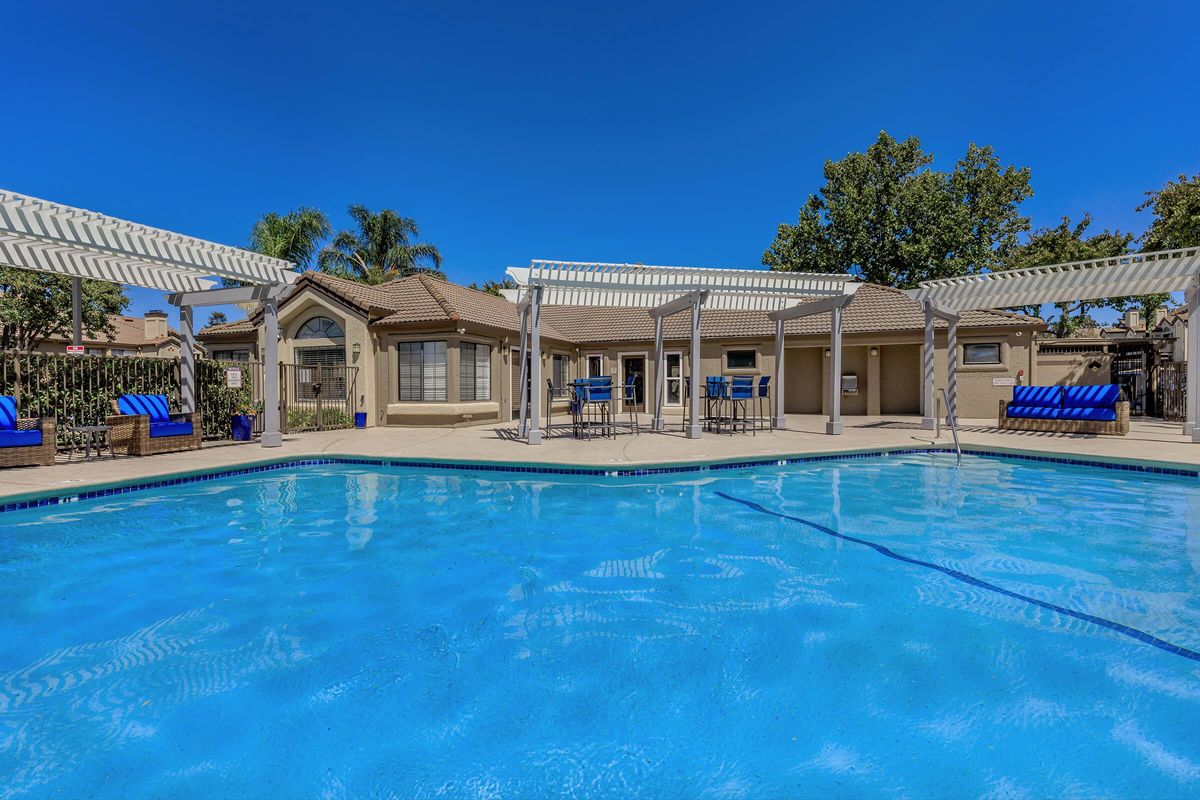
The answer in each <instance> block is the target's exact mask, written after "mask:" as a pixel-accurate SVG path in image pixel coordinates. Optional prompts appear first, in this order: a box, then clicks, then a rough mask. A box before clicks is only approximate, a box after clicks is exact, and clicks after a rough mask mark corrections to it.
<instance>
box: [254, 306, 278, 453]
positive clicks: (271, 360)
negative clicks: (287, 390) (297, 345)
mask: <svg viewBox="0 0 1200 800" xmlns="http://www.w3.org/2000/svg"><path fill="white" fill-rule="evenodd" d="M259 443H260V444H261V445H262V446H263V447H280V446H282V445H283V433H281V432H280V429H279V303H278V301H277V300H276V298H275V297H273V296H268V297H267V298H265V299H264V300H263V432H262V436H261V437H260V438H259Z"/></svg>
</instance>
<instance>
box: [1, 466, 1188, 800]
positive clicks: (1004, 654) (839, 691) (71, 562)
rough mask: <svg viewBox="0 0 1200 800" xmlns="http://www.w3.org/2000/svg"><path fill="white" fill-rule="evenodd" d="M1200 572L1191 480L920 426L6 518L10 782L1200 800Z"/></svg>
mask: <svg viewBox="0 0 1200 800" xmlns="http://www.w3.org/2000/svg"><path fill="white" fill-rule="evenodd" d="M780 515H782V516H780ZM834 534H838V535H841V536H848V537H854V539H857V540H858V541H855V540H852V539H845V538H839V537H838V536H837V535H834ZM905 559H908V560H905ZM1198 572H1200V481H1197V480H1196V479H1195V478H1179V477H1158V476H1149V475H1143V474H1135V473H1123V472H1115V471H1111V470H1101V469H1097V468H1087V467H1068V466H1061V465H1053V464H1040V463H1032V462H1021V461H1013V460H1003V459H996V458H982V457H974V458H972V457H968V458H966V459H964V462H963V465H962V467H961V468H955V466H954V464H953V459H952V457H951V458H947V457H946V456H943V455H929V454H926V455H908V456H898V457H896V456H893V457H887V458H874V459H853V460H845V461H827V462H817V463H810V464H796V465H789V466H782V467H760V468H754V469H745V470H731V471H712V472H705V473H691V474H681V475H664V476H654V477H646V478H619V479H614V478H584V477H575V476H553V475H550V476H543V475H517V474H511V475H510V474H501V473H477V472H457V471H445V470H437V471H429V472H423V471H420V470H416V469H408V468H396V467H384V468H377V467H361V466H353V465H330V466H318V467H303V468H288V469H285V470H279V471H274V472H267V473H261V474H255V475H249V476H241V477H230V478H222V479H218V480H214V481H209V482H204V483H195V484H188V485H183V486H177V487H172V488H169V489H164V490H154V491H144V492H136V493H131V494H126V495H119V496H114V497H110V498H105V499H99V500H90V501H82V502H78V503H72V504H67V505H62V506H58V507H54V508H43V509H33V510H28V511H18V512H12V513H5V514H3V515H0V623H2V624H0V797H2V798H9V797H116V796H120V797H162V796H176V797H181V796H188V797H313V796H323V797H343V796H344V797H364V796H371V797H386V796H397V797H431V796H450V797H530V796H538V797H541V796H547V795H565V796H578V797H628V796H649V797H682V796H687V797H697V796H719V797H874V796H919V797H955V798H957V797H1014V798H1020V797H1048V796H1062V797H1131V796H1137V797H1151V796H1153V797H1181V796H1198V795H1200V725H1198V722H1197V721H1198V720H1200V662H1198V661H1197V660H1194V659H1193V658H1192V657H1189V656H1188V653H1191V654H1193V655H1195V651H1198V650H1200V594H1198V591H1197V589H1198V578H1197V575H1198ZM972 581H974V582H972ZM1055 608H1060V609H1063V611H1056V610H1054V609H1055ZM1068 611H1069V612H1071V613H1066V612H1068ZM1073 614H1074V615H1073ZM1079 615H1089V616H1091V617H1094V618H1096V619H1097V620H1104V621H1105V622H1107V623H1111V625H1110V626H1107V627H1106V626H1105V625H1104V624H1097V623H1096V622H1089V621H1087V619H1086V618H1084V617H1081V616H1079ZM1114 626H1116V627H1114ZM1137 634H1142V635H1144V636H1147V637H1153V642H1157V643H1148V642H1149V640H1145V639H1142V638H1138V637H1137ZM1172 648H1174V649H1172Z"/></svg>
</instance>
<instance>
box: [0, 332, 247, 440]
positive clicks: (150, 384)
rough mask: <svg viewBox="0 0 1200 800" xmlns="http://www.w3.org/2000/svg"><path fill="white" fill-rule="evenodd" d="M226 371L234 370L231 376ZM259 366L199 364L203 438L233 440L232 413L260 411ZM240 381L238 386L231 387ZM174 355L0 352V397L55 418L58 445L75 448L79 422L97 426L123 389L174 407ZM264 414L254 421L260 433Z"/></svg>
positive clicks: (29, 413)
mask: <svg viewBox="0 0 1200 800" xmlns="http://www.w3.org/2000/svg"><path fill="white" fill-rule="evenodd" d="M230 368H234V369H236V370H237V371H238V373H239V374H238V375H237V376H236V377H237V378H240V380H237V379H235V380H230V377H231V376H230V375H229V373H228V372H227V370H229V369H230ZM262 375H263V369H262V364H261V363H259V362H246V361H212V360H208V359H197V361H196V408H197V410H198V411H200V414H201V420H202V425H203V427H204V438H205V439H214V440H215V439H229V438H231V437H232V426H231V424H230V419H229V417H230V415H231V414H232V413H235V412H237V411H239V410H241V409H244V408H253V409H255V410H258V411H261V409H262V387H263V382H262ZM231 383H232V384H238V383H240V384H241V385H240V386H236V385H233V386H231V385H230V384H231ZM179 387H180V381H179V359H177V358H151V357H145V358H142V357H136V356H132V357H131V356H91V355H78V356H77V355H62V354H52V353H20V352H14V351H7V350H6V351H0V394H6V395H12V396H13V397H14V398H15V399H16V403H17V410H18V413H19V414H20V415H21V416H23V417H55V418H56V419H57V420H58V445H59V446H60V447H78V446H80V444H81V441H82V437H81V436H80V435H78V434H73V433H72V432H71V431H70V428H71V427H74V426H76V425H100V424H103V423H104V419H105V417H107V416H109V415H110V414H112V413H113V411H112V401H113V400H115V399H116V398H117V397H118V396H119V395H122V394H164V395H166V396H167V401H168V403H169V404H170V405H171V408H172V410H177V409H178V408H179V400H180V389H179ZM261 425H262V414H261V413H260V414H257V415H256V418H255V433H256V434H257V433H258V432H260V431H261Z"/></svg>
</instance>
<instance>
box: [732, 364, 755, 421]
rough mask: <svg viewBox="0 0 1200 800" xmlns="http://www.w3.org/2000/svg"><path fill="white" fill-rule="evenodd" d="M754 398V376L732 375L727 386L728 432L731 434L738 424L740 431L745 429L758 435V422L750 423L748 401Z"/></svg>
mask: <svg viewBox="0 0 1200 800" xmlns="http://www.w3.org/2000/svg"><path fill="white" fill-rule="evenodd" d="M753 400H754V376H753V375H734V376H733V382H732V383H731V384H730V386H729V433H730V434H732V433H733V431H734V429H735V428H736V427H737V426H738V425H739V424H740V425H741V426H742V433H745V432H746V431H747V430H749V431H751V432H753V433H754V434H755V435H756V436H757V435H758V433H757V431H758V422H757V420H755V422H754V424H753V425H751V424H750V403H751V402H752V401H753ZM738 409H741V411H742V416H741V420H740V423H739V420H738Z"/></svg>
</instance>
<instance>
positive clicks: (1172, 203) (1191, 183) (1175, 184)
mask: <svg viewBox="0 0 1200 800" xmlns="http://www.w3.org/2000/svg"><path fill="white" fill-rule="evenodd" d="M1146 209H1150V210H1151V211H1152V212H1154V220H1153V221H1152V222H1151V223H1150V227H1149V228H1148V229H1147V230H1146V233H1145V234H1144V235H1143V236H1142V246H1143V248H1144V249H1146V250H1174V249H1175V248H1179V247H1196V246H1198V245H1200V175H1193V176H1192V177H1191V178H1189V177H1188V176H1187V175H1180V176H1179V178H1178V179H1177V180H1173V181H1167V183H1166V185H1165V186H1163V188H1161V189H1156V190H1154V191H1151V192H1146V201H1145V202H1144V203H1142V204H1141V205H1140V206H1138V207H1137V210H1138V211H1144V210H1146Z"/></svg>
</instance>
